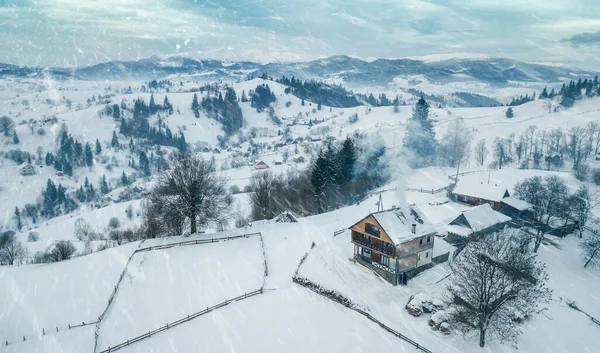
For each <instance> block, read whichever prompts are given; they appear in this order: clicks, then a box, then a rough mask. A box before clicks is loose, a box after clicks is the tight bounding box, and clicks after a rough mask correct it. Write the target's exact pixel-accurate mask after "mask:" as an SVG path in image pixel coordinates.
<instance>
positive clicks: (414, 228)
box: [410, 223, 417, 234]
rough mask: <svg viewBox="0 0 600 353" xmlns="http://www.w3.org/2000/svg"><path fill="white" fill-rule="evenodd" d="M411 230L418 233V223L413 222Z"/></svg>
mask: <svg viewBox="0 0 600 353" xmlns="http://www.w3.org/2000/svg"><path fill="white" fill-rule="evenodd" d="M410 231H411V232H412V233H413V234H417V224H416V223H413V224H412V227H411V229H410Z"/></svg>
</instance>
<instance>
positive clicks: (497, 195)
mask: <svg viewBox="0 0 600 353" xmlns="http://www.w3.org/2000/svg"><path fill="white" fill-rule="evenodd" d="M452 197H453V199H454V201H456V202H461V203H466V204H469V205H473V206H478V205H483V204H489V205H490V207H491V208H492V209H494V210H496V211H498V212H501V213H504V214H506V215H508V216H511V217H515V218H522V217H526V216H527V215H528V212H529V211H530V209H531V205H530V204H528V203H527V202H525V201H522V200H519V199H517V198H516V197H513V196H510V193H509V192H508V189H507V188H505V187H502V186H498V184H496V183H485V182H480V183H479V184H477V183H473V182H470V181H469V180H464V179H463V180H460V181H459V182H458V183H457V185H456V186H455V187H454V190H453V191H452Z"/></svg>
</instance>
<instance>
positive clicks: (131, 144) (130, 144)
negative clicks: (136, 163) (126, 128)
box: [129, 137, 135, 152]
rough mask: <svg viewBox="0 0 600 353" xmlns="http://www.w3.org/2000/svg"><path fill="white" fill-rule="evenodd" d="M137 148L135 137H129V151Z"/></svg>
mask: <svg viewBox="0 0 600 353" xmlns="http://www.w3.org/2000/svg"><path fill="white" fill-rule="evenodd" d="M134 150H135V145H134V144H133V138H132V137H130V138H129V151H131V152H133V151H134Z"/></svg>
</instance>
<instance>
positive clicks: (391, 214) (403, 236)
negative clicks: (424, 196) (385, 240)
mask: <svg viewBox="0 0 600 353" xmlns="http://www.w3.org/2000/svg"><path fill="white" fill-rule="evenodd" d="M371 215H372V216H373V217H374V218H375V220H376V221H377V223H379V225H380V226H381V228H383V230H384V231H385V232H386V233H387V235H389V236H390V238H391V239H392V241H393V242H394V244H401V243H404V242H406V241H409V240H412V239H414V238H418V237H421V236H424V235H429V234H433V233H435V229H434V228H433V226H431V224H429V222H427V221H426V220H425V218H424V217H423V216H422V215H421V214H420V213H419V212H418V211H417V210H416V209H414V208H408V207H406V208H396V209H392V210H388V211H382V212H377V213H372V214H371ZM413 224H416V226H417V227H416V233H415V234H413V233H412V225H413Z"/></svg>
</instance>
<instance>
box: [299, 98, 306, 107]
mask: <svg viewBox="0 0 600 353" xmlns="http://www.w3.org/2000/svg"><path fill="white" fill-rule="evenodd" d="M300 105H302V106H304V105H305V103H304V98H302V101H301V102H300Z"/></svg>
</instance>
